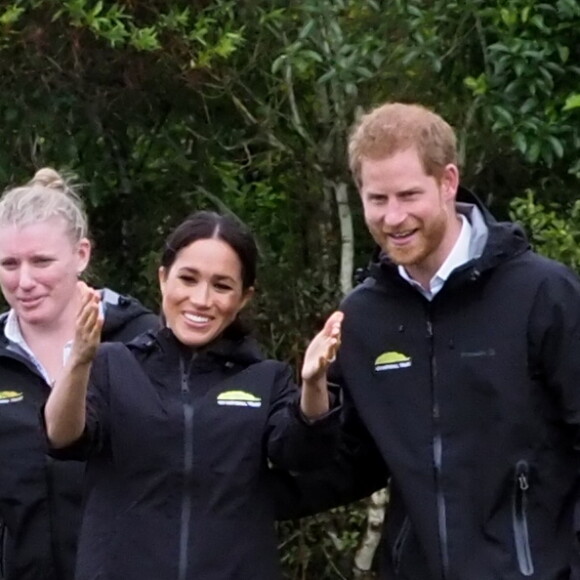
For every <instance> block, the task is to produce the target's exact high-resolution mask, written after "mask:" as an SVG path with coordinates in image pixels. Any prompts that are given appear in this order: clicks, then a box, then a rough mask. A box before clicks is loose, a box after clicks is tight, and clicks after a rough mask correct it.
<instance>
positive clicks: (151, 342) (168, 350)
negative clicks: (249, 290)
mask: <svg viewBox="0 0 580 580" xmlns="http://www.w3.org/2000/svg"><path fill="white" fill-rule="evenodd" d="M128 346H129V348H132V349H135V350H140V351H154V350H158V351H161V352H162V353H164V354H166V355H169V357H170V358H172V357H174V356H178V357H180V358H191V357H195V360H196V365H198V364H203V363H204V362H205V363H207V364H210V365H215V364H218V365H226V366H232V365H240V366H244V367H246V366H249V365H251V364H254V363H257V362H260V361H262V360H264V356H263V354H262V352H261V350H260V348H259V346H258V343H257V341H256V340H255V339H253V338H252V337H249V336H233V337H230V336H227V332H226V334H224V335H222V336H220V337H218V338H217V339H216V340H214V341H213V342H211V343H210V344H208V345H205V346H203V347H200V348H192V347H189V346H186V345H184V344H183V343H181V342H180V341H179V340H178V339H177V337H176V336H175V335H174V334H173V332H172V331H171V329H169V328H168V327H164V328H162V329H160V330H157V331H148V332H146V333H145V334H143V335H141V336H139V337H137V338H136V339H135V340H133V341H131V342H130V343H129V344H128Z"/></svg>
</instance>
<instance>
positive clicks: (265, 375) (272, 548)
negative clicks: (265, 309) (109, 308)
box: [53, 329, 338, 580]
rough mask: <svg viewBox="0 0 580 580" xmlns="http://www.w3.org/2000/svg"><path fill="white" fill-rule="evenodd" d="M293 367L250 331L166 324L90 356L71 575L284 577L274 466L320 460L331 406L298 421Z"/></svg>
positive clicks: (91, 579)
mask: <svg viewBox="0 0 580 580" xmlns="http://www.w3.org/2000/svg"><path fill="white" fill-rule="evenodd" d="M297 394H298V392H297V389H296V387H295V385H294V383H293V381H292V376H291V371H290V369H289V367H288V366H287V365H285V364H283V363H280V362H277V361H273V360H264V359H262V357H261V356H260V355H259V353H258V351H257V349H256V348H255V346H254V343H253V341H252V340H251V339H249V338H239V339H236V340H234V339H227V338H221V339H218V340H217V341H216V342H215V343H213V344H211V345H210V346H208V347H206V348H203V349H200V350H195V351H194V350H192V349H189V348H186V347H184V346H183V345H182V344H181V343H180V342H179V341H178V340H177V339H176V338H175V337H174V335H173V334H172V333H171V331H170V330H169V329H163V330H161V331H160V332H158V333H148V334H146V335H144V336H143V337H141V338H140V339H139V340H137V341H135V342H133V343H131V344H129V345H127V346H125V345H121V344H106V345H103V346H102V347H101V348H100V351H99V353H98V355H97V358H96V360H95V362H94V364H93V369H92V373H91V384H90V388H89V394H88V398H87V426H86V429H85V433H84V435H83V437H82V438H81V440H79V441H78V442H76V443H75V444H73V445H71V446H70V447H68V448H64V449H60V450H57V451H54V452H53V453H54V455H56V456H58V457H64V458H78V457H82V458H85V457H86V458H88V466H89V468H88V481H87V497H86V510H85V514H84V519H83V525H82V531H81V539H80V546H79V559H78V565H77V574H76V578H77V580H97V579H98V580H147V579H163V580H173V579H175V580H199V579H203V580H275V579H276V578H280V570H279V557H278V553H277V541H276V535H275V530H274V515H273V505H272V497H271V496H272V490H271V481H270V465H271V464H275V465H277V466H279V467H283V468H285V469H308V468H312V467H315V466H317V465H318V464H319V463H321V462H322V461H324V460H325V459H326V458H328V456H329V454H330V453H331V452H332V449H333V448H334V443H335V437H336V431H337V429H336V427H337V419H338V416H337V413H336V412H331V413H330V414H329V415H327V416H326V417H325V418H323V419H321V420H319V421H317V422H315V423H313V424H310V423H309V422H307V421H306V420H304V419H303V418H302V416H301V415H300V411H299V406H298V404H297V403H298V397H297Z"/></svg>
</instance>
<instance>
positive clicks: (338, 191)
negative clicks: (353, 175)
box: [333, 181, 354, 295]
mask: <svg viewBox="0 0 580 580" xmlns="http://www.w3.org/2000/svg"><path fill="white" fill-rule="evenodd" d="M333 188H334V199H335V201H336V206H337V208H338V221H339V224H340V240H341V243H340V290H341V292H342V294H343V295H345V294H347V293H348V292H350V291H351V290H352V273H353V267H354V266H353V264H354V234H353V228H352V213H351V211H350V205H349V202H348V186H347V184H346V183H344V181H340V182H338V183H333Z"/></svg>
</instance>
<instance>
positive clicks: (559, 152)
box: [548, 135, 564, 159]
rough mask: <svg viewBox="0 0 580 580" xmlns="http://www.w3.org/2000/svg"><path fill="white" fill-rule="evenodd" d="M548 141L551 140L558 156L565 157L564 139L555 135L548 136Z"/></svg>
mask: <svg viewBox="0 0 580 580" xmlns="http://www.w3.org/2000/svg"><path fill="white" fill-rule="evenodd" d="M548 141H549V142H550V145H552V149H553V151H554V153H555V154H556V157H558V158H559V159H562V157H564V145H562V141H560V139H557V138H556V137H554V136H553V135H549V136H548Z"/></svg>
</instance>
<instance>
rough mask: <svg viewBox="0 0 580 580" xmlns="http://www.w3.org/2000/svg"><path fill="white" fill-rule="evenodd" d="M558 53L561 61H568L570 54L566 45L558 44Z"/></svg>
mask: <svg viewBox="0 0 580 580" xmlns="http://www.w3.org/2000/svg"><path fill="white" fill-rule="evenodd" d="M558 54H559V55H560V60H561V61H562V62H563V63H566V62H568V58H569V56H570V49H569V48H568V47H567V46H562V45H561V44H559V45H558Z"/></svg>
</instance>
